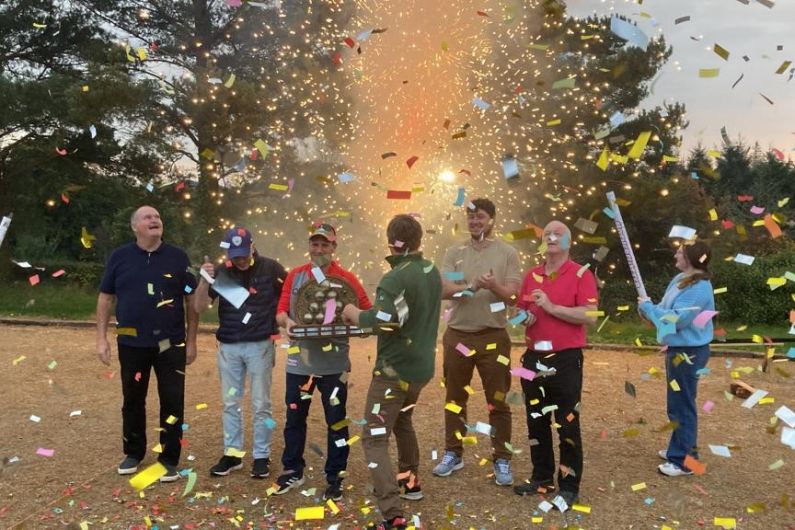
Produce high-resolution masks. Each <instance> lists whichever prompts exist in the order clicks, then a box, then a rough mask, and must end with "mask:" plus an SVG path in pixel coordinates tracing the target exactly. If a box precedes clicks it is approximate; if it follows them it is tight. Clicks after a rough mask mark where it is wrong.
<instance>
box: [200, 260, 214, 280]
mask: <svg viewBox="0 0 795 530" xmlns="http://www.w3.org/2000/svg"><path fill="white" fill-rule="evenodd" d="M201 270H203V271H204V272H206V273H207V274H208V275H209V276H210V278H215V265H213V262H212V261H210V256H204V263H202V266H201Z"/></svg>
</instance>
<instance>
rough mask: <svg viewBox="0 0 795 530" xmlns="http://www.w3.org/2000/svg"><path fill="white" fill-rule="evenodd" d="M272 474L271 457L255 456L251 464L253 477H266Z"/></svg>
mask: <svg viewBox="0 0 795 530" xmlns="http://www.w3.org/2000/svg"><path fill="white" fill-rule="evenodd" d="M270 474H271V459H270V458H255V459H254V464H252V466H251V476H252V477H253V478H265V477H267V476H268V475H270Z"/></svg>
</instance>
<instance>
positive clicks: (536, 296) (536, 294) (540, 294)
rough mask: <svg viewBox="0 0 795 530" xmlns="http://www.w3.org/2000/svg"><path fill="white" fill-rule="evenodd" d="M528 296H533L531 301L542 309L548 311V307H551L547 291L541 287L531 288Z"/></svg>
mask: <svg viewBox="0 0 795 530" xmlns="http://www.w3.org/2000/svg"><path fill="white" fill-rule="evenodd" d="M530 296H531V297H532V298H533V302H535V304H536V305H537V306H538V307H540V308H541V309H543V310H544V311H547V312H548V311H549V308H550V307H552V302H550V301H549V297H548V296H547V293H545V292H544V291H542V290H541V289H533V292H532V293H530Z"/></svg>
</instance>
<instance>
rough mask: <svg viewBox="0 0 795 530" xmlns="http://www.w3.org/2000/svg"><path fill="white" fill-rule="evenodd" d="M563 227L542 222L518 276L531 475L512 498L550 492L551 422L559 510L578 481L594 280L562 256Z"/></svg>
mask: <svg viewBox="0 0 795 530" xmlns="http://www.w3.org/2000/svg"><path fill="white" fill-rule="evenodd" d="M570 248H571V232H570V231H569V229H568V227H566V225H564V224H563V223H561V222H559V221H552V222H550V223H549V224H548V225H547V226H546V227H544V234H543V238H542V243H541V246H540V248H539V250H540V252H541V253H542V254H543V255H544V257H545V261H544V263H542V264H541V265H539V266H537V267H535V268H533V269H532V270H530V272H529V273H528V274H527V276H526V277H525V279H524V281H523V283H522V289H521V291H520V293H519V303H518V307H519V308H521V309H524V310H525V311H527V312H528V318H527V321H526V324H527V328H526V330H525V340H526V342H527V351H526V352H525V353H524V355H523V357H522V366H523V367H524V368H526V369H527V370H530V371H531V372H533V376H532V377H523V378H522V390H523V391H524V397H525V407H526V410H527V430H528V436H529V437H530V458H531V460H532V461H533V474H532V477H531V478H530V479H529V480H526V481H525V482H524V483H523V484H520V485H518V486H515V487H514V491H515V492H516V493H517V494H519V495H528V494H533V493H550V492H553V491H555V483H554V475H555V454H554V449H553V447H552V430H551V425H552V420H551V416H552V413H553V412H554V414H555V423H556V424H557V425H556V427H557V428H558V437H559V439H560V446H559V448H560V467H559V471H558V487H559V488H560V496H559V497H556V498H555V499H554V501H553V503H554V504H556V506H558V509H560V510H561V511H565V510H567V509H568V507H570V506H571V505H572V504H574V503H575V502H576V501H577V498H578V495H579V489H580V480H581V479H582V467H583V465H582V462H583V456H582V438H581V436H580V400H581V395H582V365H583V355H582V348H583V346H585V325H586V324H593V323H594V322H595V321H596V316H595V315H594V312H595V310H596V307H597V302H598V295H597V291H596V280H595V278H594V275H593V274H592V273H591V271H590V270H588V269H587V267H582V266H580V265H579V264H577V263H575V262H573V261H571V260H570V259H569V249H570Z"/></svg>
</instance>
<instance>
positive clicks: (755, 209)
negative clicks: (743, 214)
mask: <svg viewBox="0 0 795 530" xmlns="http://www.w3.org/2000/svg"><path fill="white" fill-rule="evenodd" d="M764 211H765V209H764V208H762V207H761V206H751V213H752V214H754V215H759V214H761V213H762V212H764Z"/></svg>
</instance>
